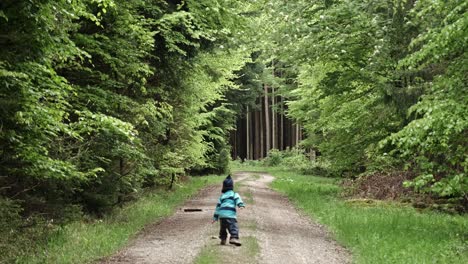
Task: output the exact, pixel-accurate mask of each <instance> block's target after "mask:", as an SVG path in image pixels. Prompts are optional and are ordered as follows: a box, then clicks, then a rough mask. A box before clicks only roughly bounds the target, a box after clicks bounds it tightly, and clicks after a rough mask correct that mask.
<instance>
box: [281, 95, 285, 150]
mask: <svg viewBox="0 0 468 264" xmlns="http://www.w3.org/2000/svg"><path fill="white" fill-rule="evenodd" d="M280 101H281V102H280V103H281V105H280V107H281V113H280V114H281V116H280V118H281V121H280V150H284V105H283V103H284V102H283V97H282V96H280Z"/></svg>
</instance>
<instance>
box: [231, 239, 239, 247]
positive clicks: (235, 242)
mask: <svg viewBox="0 0 468 264" xmlns="http://www.w3.org/2000/svg"><path fill="white" fill-rule="evenodd" d="M229 244H233V245H236V246H238V247H240V246H241V245H242V244H241V242H240V241H239V239H237V238H231V239H230V240H229Z"/></svg>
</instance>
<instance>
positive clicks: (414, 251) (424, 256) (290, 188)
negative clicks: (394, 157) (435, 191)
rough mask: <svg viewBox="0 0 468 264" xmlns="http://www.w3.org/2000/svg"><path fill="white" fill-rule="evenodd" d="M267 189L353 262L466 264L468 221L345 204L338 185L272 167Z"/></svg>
mask: <svg viewBox="0 0 468 264" xmlns="http://www.w3.org/2000/svg"><path fill="white" fill-rule="evenodd" d="M236 170H250V171H268V172H270V173H271V174H272V175H274V176H275V177H276V180H275V181H274V182H273V183H272V187H273V188H274V189H276V190H278V191H280V192H282V193H284V194H286V195H287V196H288V197H289V198H290V199H291V201H292V202H293V203H294V204H295V205H296V206H297V207H298V208H300V209H302V210H303V211H304V212H305V213H306V214H308V215H309V216H310V217H312V218H314V219H316V220H318V221H319V222H320V223H322V224H324V225H327V226H328V228H329V230H330V231H331V232H332V233H333V234H334V236H335V238H336V239H337V240H338V241H339V242H340V243H342V244H343V245H344V246H346V247H347V248H349V249H350V250H351V251H352V254H353V260H354V262H356V263H392V264H394V263H468V218H467V217H466V216H460V215H448V214H443V213H437V212H432V211H424V212H419V211H417V210H416V209H414V208H412V207H410V206H404V205H401V204H398V203H387V202H379V203H374V204H372V205H369V204H367V203H366V204H365V206H362V205H361V204H360V203H349V202H346V201H345V200H343V199H341V198H340V197H339V193H340V187H339V185H338V184H337V180H335V179H330V178H321V177H313V176H301V175H297V173H294V172H290V171H283V170H278V169H274V168H273V169H272V168H258V167H257V168H255V169H252V168H236Z"/></svg>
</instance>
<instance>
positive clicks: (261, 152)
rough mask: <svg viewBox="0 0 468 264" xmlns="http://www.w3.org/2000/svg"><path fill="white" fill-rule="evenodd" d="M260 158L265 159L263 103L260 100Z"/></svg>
mask: <svg viewBox="0 0 468 264" xmlns="http://www.w3.org/2000/svg"><path fill="white" fill-rule="evenodd" d="M259 112H260V158H261V159H263V158H264V157H265V142H264V141H265V138H264V134H265V131H264V129H263V128H264V125H263V102H262V100H261V99H260V111H259Z"/></svg>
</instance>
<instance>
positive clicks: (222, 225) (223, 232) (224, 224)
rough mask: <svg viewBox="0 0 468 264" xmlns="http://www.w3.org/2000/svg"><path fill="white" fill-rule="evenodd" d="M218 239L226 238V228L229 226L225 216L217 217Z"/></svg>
mask: <svg viewBox="0 0 468 264" xmlns="http://www.w3.org/2000/svg"><path fill="white" fill-rule="evenodd" d="M219 226H220V228H219V239H221V240H226V239H227V235H228V234H227V232H226V229H228V228H229V224H228V223H227V222H226V219H225V218H221V219H219Z"/></svg>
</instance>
